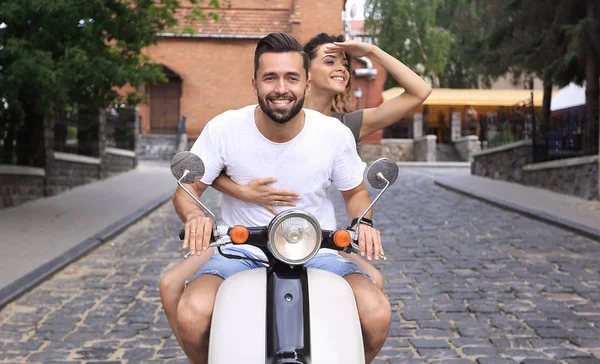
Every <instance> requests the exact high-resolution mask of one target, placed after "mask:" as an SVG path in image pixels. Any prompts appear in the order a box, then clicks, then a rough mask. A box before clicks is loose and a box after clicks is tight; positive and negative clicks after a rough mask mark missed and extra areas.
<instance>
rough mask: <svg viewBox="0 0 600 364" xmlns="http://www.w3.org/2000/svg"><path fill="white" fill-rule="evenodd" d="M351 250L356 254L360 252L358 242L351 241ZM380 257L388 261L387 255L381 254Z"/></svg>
mask: <svg viewBox="0 0 600 364" xmlns="http://www.w3.org/2000/svg"><path fill="white" fill-rule="evenodd" d="M350 251H351V252H352V253H355V254H360V248H359V247H358V244H357V243H355V242H352V243H350ZM379 257H380V258H381V260H383V261H384V262H385V261H387V257H386V256H385V255H383V254H379Z"/></svg>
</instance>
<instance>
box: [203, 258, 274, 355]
mask: <svg viewBox="0 0 600 364" xmlns="http://www.w3.org/2000/svg"><path fill="white" fill-rule="evenodd" d="M266 277H267V270H266V269H250V270H247V271H244V272H240V273H237V274H234V275H232V276H231V277H229V278H228V279H226V280H225V281H224V282H223V284H221V287H220V288H219V291H218V292H217V297H216V300H215V308H214V310H213V317H212V323H211V327H210V343H209V349H208V362H209V363H211V364H223V363H247V364H255V363H256V364H259V363H260V364H265V360H266V342H265V338H266V324H265V322H266V307H267V279H266Z"/></svg>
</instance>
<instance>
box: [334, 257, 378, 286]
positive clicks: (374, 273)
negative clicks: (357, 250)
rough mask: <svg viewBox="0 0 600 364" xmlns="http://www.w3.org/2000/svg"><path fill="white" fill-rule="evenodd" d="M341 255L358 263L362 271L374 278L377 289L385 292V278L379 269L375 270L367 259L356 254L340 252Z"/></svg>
mask: <svg viewBox="0 0 600 364" xmlns="http://www.w3.org/2000/svg"><path fill="white" fill-rule="evenodd" d="M340 255H341V256H342V257H344V258H346V259H348V260H350V261H352V262H354V263H356V264H357V265H358V268H359V269H360V270H362V271H363V272H365V273H368V274H369V275H370V276H371V277H373V280H374V281H375V284H376V285H377V287H378V288H379V289H380V290H382V291H383V284H384V280H383V276H382V275H381V272H379V270H378V269H377V268H375V267H374V266H373V265H372V264H371V263H370V262H369V261H368V260H366V259H365V258H363V257H361V256H360V255H358V254H354V253H352V254H348V253H344V252H340Z"/></svg>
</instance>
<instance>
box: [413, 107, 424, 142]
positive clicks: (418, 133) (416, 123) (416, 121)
mask: <svg viewBox="0 0 600 364" xmlns="http://www.w3.org/2000/svg"><path fill="white" fill-rule="evenodd" d="M422 136H423V113H420V112H416V113H414V114H413V139H415V138H420V137H422Z"/></svg>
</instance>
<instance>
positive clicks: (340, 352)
mask: <svg viewBox="0 0 600 364" xmlns="http://www.w3.org/2000/svg"><path fill="white" fill-rule="evenodd" d="M308 292H309V295H308V296H309V300H310V337H311V358H312V363H311V364H364V363H365V354H364V348H363V339H362V331H361V329H360V321H359V318H358V311H357V309H356V301H355V300H354V293H353V292H352V288H350V285H349V284H348V282H346V280H345V279H343V278H342V277H340V276H338V275H336V274H333V273H331V272H328V271H324V270H321V269H308Z"/></svg>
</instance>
